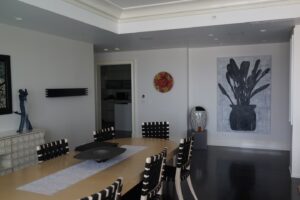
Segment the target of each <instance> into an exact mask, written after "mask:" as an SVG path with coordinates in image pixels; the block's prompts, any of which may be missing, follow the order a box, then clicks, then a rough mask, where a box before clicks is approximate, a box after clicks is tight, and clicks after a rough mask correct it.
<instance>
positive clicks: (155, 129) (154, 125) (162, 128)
mask: <svg viewBox="0 0 300 200" xmlns="http://www.w3.org/2000/svg"><path fill="white" fill-rule="evenodd" d="M169 133H170V123H169V122H144V123H142V135H143V137H144V138H161V139H169Z"/></svg>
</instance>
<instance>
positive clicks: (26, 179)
mask: <svg viewBox="0 0 300 200" xmlns="http://www.w3.org/2000/svg"><path fill="white" fill-rule="evenodd" d="M110 142H114V143H119V146H121V145H134V146H144V147H145V148H144V149H143V150H141V151H139V152H137V153H135V154H133V155H131V156H129V157H128V158H126V159H125V160H123V161H120V162H119V163H116V164H114V165H113V166H110V167H108V168H106V169H104V170H103V171H100V172H98V173H96V174H94V175H92V176H90V177H87V178H85V179H83V180H81V181H79V182H77V183H75V184H73V185H70V186H69V187H67V188H65V189H63V190H61V191H58V192H57V193H54V194H52V195H42V194H38V193H34V192H28V191H23V190H20V189H17V188H19V187H20V186H22V185H25V184H28V183H31V182H33V181H36V180H39V179H41V178H43V177H47V176H48V175H51V174H53V173H56V172H59V171H61V170H64V169H66V168H69V167H71V166H73V165H76V164H78V163H80V162H82V161H80V160H77V159H75V158H74V155H75V154H76V153H75V152H70V153H69V154H67V155H63V156H61V157H57V158H54V159H52V160H48V161H45V162H43V163H40V164H36V165H34V166H30V167H27V168H24V169H21V170H19V171H15V172H13V173H10V174H7V175H4V176H0V199H3V200H54V199H55V200H68V199H70V200H71V199H72V200H74V199H79V198H81V197H84V196H87V195H90V194H92V193H95V192H97V191H100V190H101V189H104V188H105V187H107V186H108V185H110V184H111V183H112V182H113V181H115V180H116V179H117V178H118V177H123V178H124V185H123V191H122V193H126V192H128V191H129V190H130V189H131V188H133V187H134V186H136V185H137V184H138V183H139V182H140V181H141V176H142V174H143V171H144V165H145V159H146V157H148V156H151V155H153V154H157V153H159V152H160V151H161V150H162V149H163V148H164V147H167V148H168V157H167V159H168V160H170V159H172V157H173V155H174V152H175V151H176V148H177V144H176V143H175V142H173V141H170V140H164V139H150V138H147V139H146V138H122V139H114V140H110Z"/></svg>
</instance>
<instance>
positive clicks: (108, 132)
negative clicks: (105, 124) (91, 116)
mask: <svg viewBox="0 0 300 200" xmlns="http://www.w3.org/2000/svg"><path fill="white" fill-rule="evenodd" d="M93 136H94V141H95V142H103V141H105V140H111V139H113V138H115V137H116V134H115V129H114V127H113V126H111V127H109V128H103V129H101V130H99V131H94V132H93Z"/></svg>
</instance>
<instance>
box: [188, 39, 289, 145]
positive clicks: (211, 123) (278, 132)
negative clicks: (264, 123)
mask: <svg viewBox="0 0 300 200" xmlns="http://www.w3.org/2000/svg"><path fill="white" fill-rule="evenodd" d="M189 55H190V56H189V57H190V59H189V60H190V67H189V73H190V79H189V86H190V101H189V102H190V103H189V105H190V107H193V106H196V105H202V106H204V107H205V108H206V109H207V111H208V115H209V116H208V117H209V120H208V124H207V129H208V132H209V135H208V144H210V145H220V146H233V147H247V148H261V149H282V150H290V146H291V144H290V137H291V127H290V125H289V122H288V119H289V98H288V96H289V93H288V92H289V90H288V88H289V44H288V43H281V44H261V45H245V46H224V47H212V48H194V49H190V53H189ZM257 55H271V56H272V69H271V73H272V81H271V82H272V85H271V86H272V93H271V134H267V135H266V134H265V135H263V134H259V133H258V134H249V133H230V134H224V133H217V121H216V119H217V89H218V88H217V67H216V66H217V58H218V57H231V56H232V57H237V56H257Z"/></svg>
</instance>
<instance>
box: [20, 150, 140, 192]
mask: <svg viewBox="0 0 300 200" xmlns="http://www.w3.org/2000/svg"><path fill="white" fill-rule="evenodd" d="M121 147H123V148H126V151H125V152H124V153H122V154H121V155H119V156H117V157H115V158H113V159H110V160H108V161H106V162H101V163H97V162H95V161H93V160H87V161H84V162H81V163H78V164H76V165H73V166H71V167H68V168H66V169H64V170H61V171H58V172H56V173H53V174H50V175H48V176H45V177H43V178H41V179H38V180H36V181H33V182H31V183H28V184H25V185H23V186H21V187H18V188H17V189H18V190H23V191H27V192H34V193H39V194H43V195H53V194H55V193H56V192H58V191H60V190H63V189H65V188H67V187H70V186H71V185H73V184H75V183H77V182H79V181H81V180H83V179H86V178H88V177H89V176H92V175H94V174H96V173H98V172H100V171H102V170H104V169H106V168H108V167H111V166H113V165H115V164H117V163H119V162H121V161H123V160H125V159H126V158H128V157H130V156H132V155H133V154H135V153H137V152H139V151H142V150H144V149H145V148H146V147H145V146H132V145H123V146H121Z"/></svg>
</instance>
